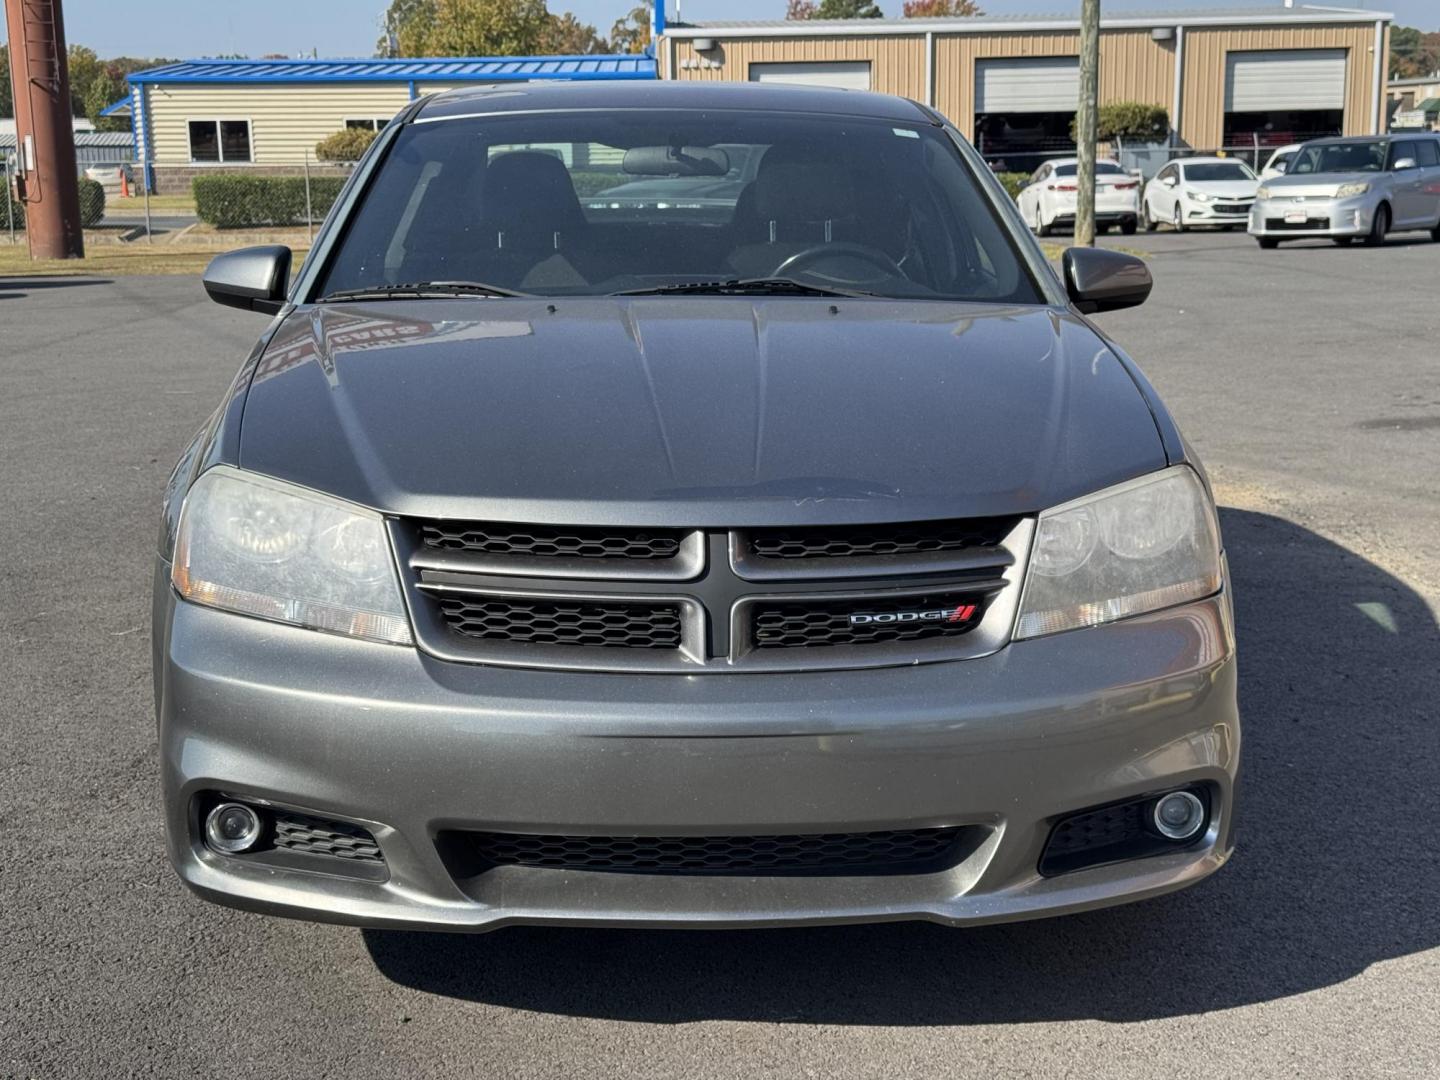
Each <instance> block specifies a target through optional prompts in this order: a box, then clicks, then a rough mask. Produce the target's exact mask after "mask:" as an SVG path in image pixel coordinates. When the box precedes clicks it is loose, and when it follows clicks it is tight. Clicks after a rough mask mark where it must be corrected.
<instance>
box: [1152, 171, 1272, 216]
mask: <svg viewBox="0 0 1440 1080" xmlns="http://www.w3.org/2000/svg"><path fill="white" fill-rule="evenodd" d="M1259 187H1260V180H1259V178H1258V177H1257V176H1256V175H1255V174H1254V173H1253V172H1251V171H1250V166H1248V165H1246V164H1245V163H1244V162H1243V161H1236V160H1235V159H1234V158H1219V157H1196V158H1185V159H1184V160H1181V161H1172V162H1171V163H1170V164H1169V165H1166V166H1165V167H1164V168H1163V169H1161V170H1160V171H1159V172H1158V173H1156V174H1155V176H1154V178H1153V179H1152V180H1151V181H1150V182H1149V183H1148V184H1146V185H1145V192H1144V194H1143V195H1142V196H1141V198H1140V220H1141V221H1142V222H1144V223H1145V228H1146V229H1147V230H1149V231H1152V232H1153V231H1154V230H1155V229H1156V228H1157V227H1158V226H1160V225H1161V224H1166V225H1170V226H1171V227H1172V228H1174V229H1175V231H1176V232H1184V231H1185V230H1186V228H1188V227H1190V226H1193V225H1207V226H1219V227H1221V228H1227V229H1243V228H1244V227H1245V223H1246V222H1247V221H1248V220H1249V218H1250V206H1251V204H1252V203H1253V202H1254V201H1255V192H1256V190H1257V189H1258V188H1259Z"/></svg>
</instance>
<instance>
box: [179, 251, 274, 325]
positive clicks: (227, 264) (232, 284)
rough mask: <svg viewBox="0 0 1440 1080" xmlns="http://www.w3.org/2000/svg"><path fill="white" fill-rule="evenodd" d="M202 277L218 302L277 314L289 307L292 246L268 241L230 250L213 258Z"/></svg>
mask: <svg viewBox="0 0 1440 1080" xmlns="http://www.w3.org/2000/svg"><path fill="white" fill-rule="evenodd" d="M200 280H201V282H202V283H203V284H204V286H205V291H206V292H207V293H209V294H210V299H211V300H214V301H215V302H216V303H217V304H224V305H225V306H226V307H234V308H240V309H241V310H242V311H262V312H264V313H265V314H266V315H274V314H275V313H276V312H277V311H279V310H280V309H281V308H282V307H284V306H285V294H286V291H287V289H288V287H289V284H290V249H289V248H288V247H281V246H280V245H278V244H267V245H266V246H264V247H248V248H240V249H239V250H238V251H227V252H225V253H224V254H223V255H216V256H215V258H213V259H211V260H210V265H209V266H207V267H206V268H205V273H204V274H203V275H202V276H201V278H200Z"/></svg>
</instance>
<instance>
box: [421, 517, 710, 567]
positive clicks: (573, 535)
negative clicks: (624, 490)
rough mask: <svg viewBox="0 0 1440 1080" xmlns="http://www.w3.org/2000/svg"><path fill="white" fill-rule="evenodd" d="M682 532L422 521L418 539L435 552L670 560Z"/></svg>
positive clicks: (678, 545)
mask: <svg viewBox="0 0 1440 1080" xmlns="http://www.w3.org/2000/svg"><path fill="white" fill-rule="evenodd" d="M682 539H683V534H681V533H679V532H667V531H663V530H655V529H610V528H591V527H585V526H578V527H573V528H572V527H566V528H554V527H552V526H547V525H507V524H503V523H498V522H482V521H472V522H447V521H431V522H426V523H425V524H424V525H422V526H421V528H420V540H421V543H423V544H424V545H425V546H426V547H427V548H433V549H435V550H439V551H473V552H480V553H483V554H486V555H512V556H527V557H539V558H571V559H673V558H675V556H676V555H678V554H679V553H680V541H681V540H682Z"/></svg>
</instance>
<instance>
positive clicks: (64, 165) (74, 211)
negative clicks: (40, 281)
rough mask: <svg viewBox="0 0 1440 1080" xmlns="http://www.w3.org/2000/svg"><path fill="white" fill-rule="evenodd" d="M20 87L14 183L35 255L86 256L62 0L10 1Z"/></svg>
mask: <svg viewBox="0 0 1440 1080" xmlns="http://www.w3.org/2000/svg"><path fill="white" fill-rule="evenodd" d="M5 22H6V25H7V26H8V27H9V30H10V85H11V87H12V88H13V90H14V92H15V150H16V157H17V159H18V163H19V167H18V168H17V170H16V177H15V181H14V183H15V187H16V194H18V195H19V197H20V201H21V202H22V203H24V204H25V236H26V239H27V240H28V242H29V245H30V257H31V258H32V259H82V258H84V257H85V234H84V232H83V231H82V230H81V228H80V184H79V180H78V178H77V176H76V172H75V131H74V127H73V125H72V123H71V120H70V73H69V71H68V69H67V65H66V61H65V24H64V22H63V20H62V18H61V14H60V0H5Z"/></svg>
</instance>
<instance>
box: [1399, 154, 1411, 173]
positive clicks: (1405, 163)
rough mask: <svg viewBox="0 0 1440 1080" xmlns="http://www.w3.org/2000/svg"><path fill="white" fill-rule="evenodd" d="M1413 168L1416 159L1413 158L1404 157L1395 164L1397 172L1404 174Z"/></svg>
mask: <svg viewBox="0 0 1440 1080" xmlns="http://www.w3.org/2000/svg"><path fill="white" fill-rule="evenodd" d="M1413 168H1415V159H1414V158H1413V157H1402V158H1400V159H1399V160H1398V161H1396V162H1395V171H1396V172H1404V171H1405V170H1406V169H1413Z"/></svg>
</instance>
